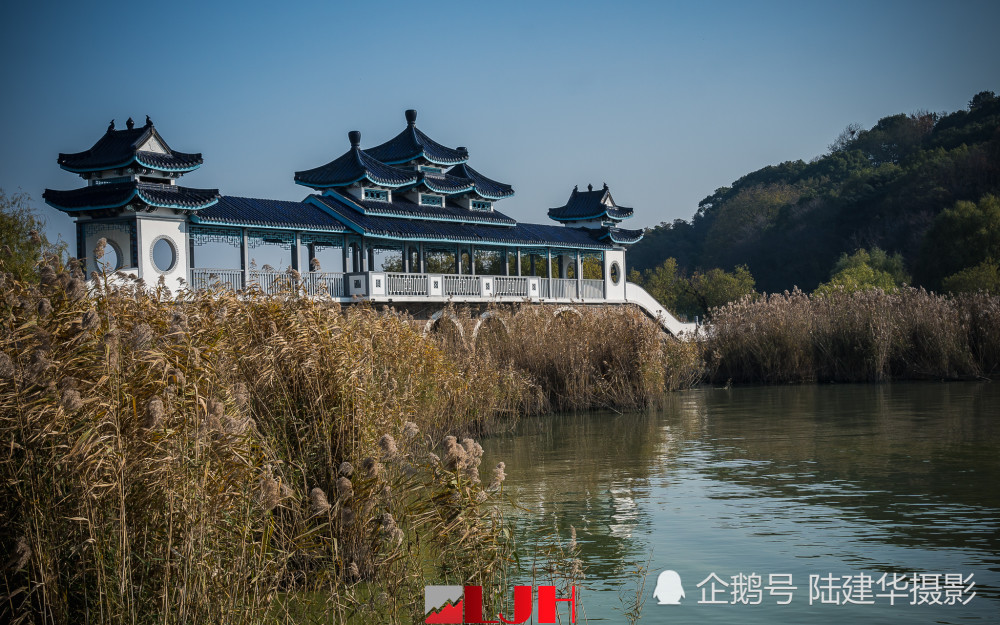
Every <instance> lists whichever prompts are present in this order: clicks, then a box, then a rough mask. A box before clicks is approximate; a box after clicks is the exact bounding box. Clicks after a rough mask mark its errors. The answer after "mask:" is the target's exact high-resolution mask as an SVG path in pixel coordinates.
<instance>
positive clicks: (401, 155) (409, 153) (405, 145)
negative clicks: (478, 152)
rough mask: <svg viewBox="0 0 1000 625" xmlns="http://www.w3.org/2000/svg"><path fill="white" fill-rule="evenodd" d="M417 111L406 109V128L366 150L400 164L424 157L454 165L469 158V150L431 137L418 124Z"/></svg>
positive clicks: (393, 163)
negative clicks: (449, 145) (439, 141)
mask: <svg viewBox="0 0 1000 625" xmlns="http://www.w3.org/2000/svg"><path fill="white" fill-rule="evenodd" d="M416 121H417V112H416V111H414V110H409V111H406V122H407V124H406V129H405V130H403V132H401V133H399V134H398V135H396V136H395V137H393V138H392V139H389V140H388V141H386V142H385V143H383V144H381V145H377V146H375V147H373V148H368V149H367V150H365V152H367V153H368V154H370V155H371V156H372V157H373V158H375V159H377V160H379V161H382V162H383V163H388V164H390V165H398V164H400V163H409V162H410V161H412V160H414V159H417V158H420V157H423V158H426V159H427V160H428V161H430V162H432V163H435V164H437V165H454V164H456V163H464V162H465V161H467V160H468V158H469V155H468V153H467V152H463V151H460V150H453V149H452V148H447V147H445V146H443V145H441V144H440V143H438V142H437V141H435V140H433V139H431V138H430V137H428V136H427V135H425V134H424V133H422V132H420V130H419V129H418V128H417V126H416Z"/></svg>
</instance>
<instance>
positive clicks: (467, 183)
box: [420, 173, 476, 195]
mask: <svg viewBox="0 0 1000 625" xmlns="http://www.w3.org/2000/svg"><path fill="white" fill-rule="evenodd" d="M420 182H421V184H423V185H424V186H425V187H427V188H428V189H430V190H431V191H434V192H436V193H443V194H445V195H451V194H455V193H464V192H466V191H472V190H473V189H474V188H476V184H475V183H474V182H472V181H471V180H469V179H468V178H458V177H456V176H449V175H434V174H427V173H424V174H423V175H422V177H421V178H420Z"/></svg>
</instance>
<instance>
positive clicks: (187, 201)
mask: <svg viewBox="0 0 1000 625" xmlns="http://www.w3.org/2000/svg"><path fill="white" fill-rule="evenodd" d="M57 162H58V163H59V166H60V167H62V168H63V169H65V170H66V171H69V172H73V173H75V174H78V175H79V176H80V177H81V178H83V179H84V180H86V181H87V186H85V187H81V188H78V189H73V190H71V191H57V190H53V189H46V190H45V193H44V194H43V195H42V197H43V198H44V199H45V202H46V203H47V204H49V205H50V206H52V207H54V208H56V209H58V210H61V211H63V212H65V213H67V214H69V215H72V216H73V217H75V218H76V220H77V221H76V240H77V257H78V258H81V259H86V267H87V271H88V272H90V271H95V270H98V269H103V270H105V271H107V272H109V273H110V272H112V271H115V270H122V271H125V272H127V273H131V274H132V275H135V276H137V277H139V278H143V279H145V280H146V282H147V283H149V284H153V283H155V282H156V281H157V280H159V278H160V277H163V278H164V279H165V281H166V283H167V284H168V286H170V287H171V288H172V289H173V288H176V287H177V286H178V284H179V283H178V282H177V278H183V279H185V280H186V279H187V271H188V257H189V253H188V249H187V248H188V236H187V229H188V216H189V215H191V214H192V213H194V212H195V211H198V210H201V209H203V208H207V207H209V206H212V205H214V204H215V203H216V202H218V201H219V192H218V190H217V189H192V188H188V187H182V186H179V185H177V179H179V178H180V177H181V176H183V175H184V174H186V173H188V172H190V171H193V170H195V169H197V168H198V167H200V166H201V164H202V158H201V154H188V153H185V152H177V151H175V150H173V149H171V148H170V146H169V145H168V144H167V142H166V141H165V140H164V139H163V137H161V136H160V133H159V132H157V130H156V128H155V127H154V126H153V122H152V120H150V119H149V117H148V116H147V117H146V123H145V125H143V126H141V127H139V128H137V127H136V126H135V123H134V122H133V121H132V119H131V118H129V120H128V121H127V122H126V123H125V129H123V130H117V129H115V122H114V120H112V121H111V124H110V125H109V126H108V129H107V132H105V133H104V136H102V137H101V138H100V139H98V140H97V142H96V143H95V144H94V145H93V146H92V147H91V148H90V149H89V150H85V151H83V152H76V153H73V154H60V155H59V159H58V161H57ZM101 238H104V239H106V240H107V243H108V246H107V251H106V254H107V256H106V258H104V259H102V260H101V262H100V263H98V262H95V259H94V258H93V250H94V247H95V245H96V244H97V241H98V240H99V239H101ZM140 250H142V253H141V254H140Z"/></svg>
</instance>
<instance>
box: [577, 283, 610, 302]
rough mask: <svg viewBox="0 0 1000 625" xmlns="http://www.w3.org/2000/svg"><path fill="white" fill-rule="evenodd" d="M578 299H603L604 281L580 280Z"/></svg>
mask: <svg viewBox="0 0 1000 625" xmlns="http://www.w3.org/2000/svg"><path fill="white" fill-rule="evenodd" d="M580 297H581V298H583V299H604V280H580Z"/></svg>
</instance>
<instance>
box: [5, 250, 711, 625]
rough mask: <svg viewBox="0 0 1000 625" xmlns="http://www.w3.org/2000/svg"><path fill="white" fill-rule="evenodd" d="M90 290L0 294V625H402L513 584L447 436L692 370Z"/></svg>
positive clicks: (355, 311)
mask: <svg viewBox="0 0 1000 625" xmlns="http://www.w3.org/2000/svg"><path fill="white" fill-rule="evenodd" d="M95 278H96V281H94V282H91V284H93V285H94V286H92V287H91V290H90V291H89V293H88V286H87V284H88V283H87V282H85V277H84V276H83V275H82V274H81V272H80V269H79V266H77V265H71V266H69V267H63V266H60V264H59V261H58V259H55V258H51V259H49V261H48V264H47V265H46V266H45V267H43V268H42V270H41V274H40V281H39V283H38V284H36V285H31V284H26V283H21V282H17V281H14V280H13V278H12V276H10V275H9V274H0V280H2V282H3V283H2V284H0V288H2V290H0V292H2V299H0V443H2V445H3V448H4V454H3V455H2V456H0V551H2V553H4V554H10V557H9V558H6V559H5V561H4V562H0V566H3V569H2V571H3V582H2V584H0V594H2V601H0V620H4V621H12V622H18V623H27V622H45V623H70V622H94V623H120V622H133V623H175V622H176V623H188V622H226V623H266V622H287V621H290V620H295V621H297V622H303V621H304V622H310V621H316V622H334V621H335V622H357V623H369V622H380V623H382V622H385V623H394V622H399V623H408V622H413V621H415V620H419V619H421V618H422V592H423V586H424V585H425V584H431V583H454V584H465V583H470V584H481V585H483V586H484V587H491V588H504V587H505V579H506V575H507V574H508V571H509V568H510V566H511V562H512V558H513V553H514V552H513V548H514V545H513V544H512V542H511V539H510V533H509V532H508V531H507V525H506V521H505V519H504V517H503V515H502V509H503V507H502V506H501V505H500V503H501V497H502V484H503V477H504V467H503V466H502V464H501V465H499V466H497V467H495V468H489V467H480V461H481V453H482V450H481V448H480V447H479V446H478V444H477V443H475V441H474V440H473V439H472V438H470V437H469V436H468V435H469V434H473V433H475V432H479V431H483V430H486V429H490V428H493V427H497V426H498V425H499V424H503V423H509V422H510V421H511V420H512V419H513V418H516V416H517V415H519V414H523V413H529V412H538V411H544V410H550V409H563V408H586V407H590V406H601V405H614V404H622V405H635V404H638V403H643V402H649V401H652V400H653V399H654V398H655V396H656V394H657V393H660V392H662V391H663V390H665V389H668V388H673V387H678V386H681V385H683V384H687V383H691V382H692V381H693V380H694V379H696V378H697V377H698V375H699V372H700V367H701V365H700V360H699V358H698V354H697V350H696V348H691V347H690V346H683V347H680V346H677V345H676V344H674V343H664V342H662V341H661V340H660V338H659V336H658V334H657V332H656V331H655V328H653V327H652V324H650V323H648V322H644V321H643V320H641V319H640V318H639V317H638V316H635V315H631V314H625V315H621V314H615V313H613V312H612V311H586V312H584V313H583V314H582V315H581V316H579V317H576V316H574V317H573V318H562V317H560V318H554V317H552V316H551V315H544V314H539V311H538V310H537V309H533V308H531V307H527V308H525V310H524V311H521V312H519V313H517V314H513V313H503V314H506V315H507V318H506V320H505V322H506V323H508V324H509V326H510V329H511V330H512V331H511V332H508V333H502V332H500V331H498V330H497V323H498V322H496V321H494V322H491V324H490V327H491V328H492V330H489V329H487V330H483V331H482V332H481V333H479V334H478V335H477V339H476V340H475V341H473V340H472V339H471V337H469V339H468V340H466V339H465V338H464V337H462V336H461V335H460V336H459V337H458V339H457V340H454V341H450V342H449V340H448V339H447V336H446V335H447V333H446V332H442V333H434V334H433V335H432V336H431V337H424V336H422V334H421V332H419V331H418V330H416V329H415V328H414V324H413V323H412V322H411V321H410V320H408V319H406V318H405V316H400V315H395V314H391V313H390V312H383V311H376V310H374V309H372V308H370V307H365V306H349V307H345V308H344V309H341V308H340V307H339V306H337V305H336V304H330V303H324V302H320V301H316V300H311V299H307V298H298V297H295V296H294V295H293V294H288V295H287V296H285V297H281V298H275V297H265V296H262V295H261V294H259V293H249V294H246V295H245V296H239V297H237V296H236V295H233V294H229V293H224V292H222V293H214V294H205V293H200V294H194V293H192V294H187V295H186V296H185V297H183V298H180V299H174V298H171V297H169V296H168V293H167V291H166V289H164V288H163V287H162V286H161V287H160V288H158V289H154V291H153V292H152V294H150V293H149V291H148V290H147V289H146V287H145V286H144V285H142V284H138V283H132V282H129V281H127V280H123V279H114V280H109V279H106V278H105V277H103V276H96V277H95ZM470 320H471V319H470ZM499 327H502V324H500V326H499ZM580 332H587V333H589V334H590V335H593V340H592V341H590V340H589V338H588V337H586V336H581V335H580V334H579V333H580ZM597 334H600V335H601V336H600V337H597V336H596V335H597ZM588 342H589V343H590V344H588V345H582V346H581V343H588ZM449 432H451V433H454V434H457V435H459V437H458V438H456V437H448V436H444V435H445V434H447V433H449ZM459 439H461V440H459Z"/></svg>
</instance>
